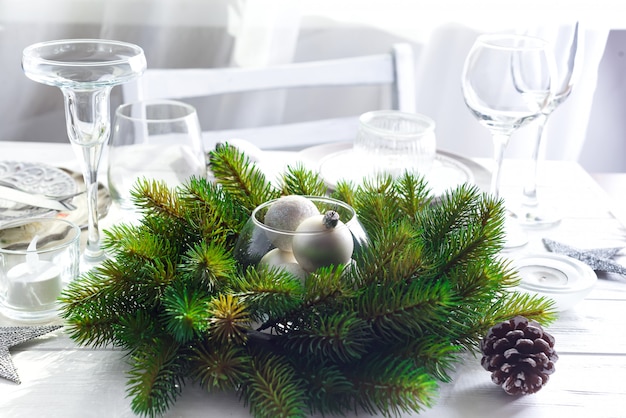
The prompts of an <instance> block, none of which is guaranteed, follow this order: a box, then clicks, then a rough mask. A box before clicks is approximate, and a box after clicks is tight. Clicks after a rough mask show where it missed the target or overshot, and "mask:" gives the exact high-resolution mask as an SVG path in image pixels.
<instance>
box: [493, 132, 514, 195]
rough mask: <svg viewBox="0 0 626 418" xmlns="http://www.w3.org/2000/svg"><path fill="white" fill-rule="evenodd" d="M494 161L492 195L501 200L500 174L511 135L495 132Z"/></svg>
mask: <svg viewBox="0 0 626 418" xmlns="http://www.w3.org/2000/svg"><path fill="white" fill-rule="evenodd" d="M492 135H493V160H494V162H495V166H494V168H493V172H492V173H491V187H490V193H491V194H492V195H493V196H494V197H495V198H496V199H498V198H500V174H501V171H502V160H503V159H504V151H505V150H506V146H507V144H508V143H509V138H510V137H511V134H510V133H504V132H494V133H493V134H492Z"/></svg>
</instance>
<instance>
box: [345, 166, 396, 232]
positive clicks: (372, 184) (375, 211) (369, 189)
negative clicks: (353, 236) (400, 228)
mask: <svg viewBox="0 0 626 418" xmlns="http://www.w3.org/2000/svg"><path fill="white" fill-rule="evenodd" d="M354 209H355V210H356V212H357V213H358V215H359V220H360V221H361V223H362V224H363V227H365V230H366V231H368V232H370V233H371V232H373V231H379V230H382V229H387V228H389V227H390V226H392V225H394V224H395V222H396V221H397V220H398V218H399V216H400V214H401V209H400V203H399V199H398V195H397V192H396V189H395V187H394V182H393V179H392V177H391V176H379V177H377V178H375V179H373V180H372V179H368V180H366V181H364V183H363V186H362V187H359V189H358V192H357V194H356V196H355V201H354Z"/></svg>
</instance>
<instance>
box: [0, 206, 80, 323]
mask: <svg viewBox="0 0 626 418" xmlns="http://www.w3.org/2000/svg"><path fill="white" fill-rule="evenodd" d="M79 260H80V228H78V226H76V225H75V224H73V223H71V222H69V221H67V220H64V219H56V218H31V219H25V220H19V221H13V222H10V223H7V224H4V225H3V226H2V227H0V311H1V312H2V314H4V315H5V316H6V317H8V318H11V319H14V320H18V321H37V322H39V321H45V320H49V319H53V318H55V317H56V315H57V308H58V303H57V299H58V297H59V295H60V294H61V291H62V290H63V288H64V287H65V286H66V285H67V284H68V283H69V282H70V281H72V280H74V279H75V278H76V277H77V276H78V274H79Z"/></svg>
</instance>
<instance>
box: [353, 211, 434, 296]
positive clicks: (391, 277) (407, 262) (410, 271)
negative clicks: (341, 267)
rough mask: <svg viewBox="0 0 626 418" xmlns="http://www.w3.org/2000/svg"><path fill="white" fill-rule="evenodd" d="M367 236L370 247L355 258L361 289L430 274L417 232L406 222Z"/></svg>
mask: <svg viewBox="0 0 626 418" xmlns="http://www.w3.org/2000/svg"><path fill="white" fill-rule="evenodd" d="M370 236H371V237H372V240H371V245H370V246H369V247H368V248H365V249H364V251H362V252H361V253H360V254H356V255H355V260H356V261H357V264H358V266H359V268H358V273H359V275H358V280H359V285H360V286H364V285H368V284H372V283H387V282H399V281H406V280H411V279H413V278H417V277H422V279H425V278H426V277H429V276H431V275H432V274H433V273H432V272H431V269H432V266H431V265H430V262H429V259H428V258H426V257H425V256H424V254H423V251H422V248H423V245H422V242H421V240H420V239H419V233H418V231H417V230H416V229H415V226H414V225H412V224H410V223H409V222H408V221H400V222H398V223H397V224H396V225H395V226H394V228H386V229H382V230H377V231H373V232H372V233H371V234H370Z"/></svg>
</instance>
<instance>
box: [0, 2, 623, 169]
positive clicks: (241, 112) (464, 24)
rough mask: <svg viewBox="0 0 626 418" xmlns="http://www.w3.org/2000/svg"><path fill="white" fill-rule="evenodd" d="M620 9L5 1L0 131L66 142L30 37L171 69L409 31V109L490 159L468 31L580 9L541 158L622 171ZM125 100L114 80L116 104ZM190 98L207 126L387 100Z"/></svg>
mask: <svg viewBox="0 0 626 418" xmlns="http://www.w3.org/2000/svg"><path fill="white" fill-rule="evenodd" d="M470 3H471V4H470ZM503 3H504V4H505V5H503ZM621 9H622V7H620V5H619V2H618V1H604V2H597V1H596V2H594V3H592V2H587V1H574V0H572V1H552V2H551V1H535V0H530V1H524V2H502V1H496V0H481V1H475V2H464V1H462V0H439V1H437V0H429V1H424V0H340V1H332V0H54V1H50V0H0V63H1V66H2V67H1V68H2V77H3V83H2V84H1V86H2V87H0V140H5V141H7V140H18V141H56V142H63V141H66V140H67V139H66V133H65V120H64V112H63V103H62V97H61V93H60V92H59V91H58V89H56V88H54V87H48V86H43V85H40V84H38V83H35V82H33V81H30V80H28V79H27V78H26V77H25V76H24V75H23V73H22V71H21V68H20V61H21V53H22V50H23V48H24V47H26V46H27V45H29V44H32V43H34V42H39V41H44V40H51V39H62V38H79V37H80V38H90V37H91V38H109V39H118V40H123V41H128V42H133V43H136V44H138V45H140V46H142V47H143V48H144V50H145V52H146V56H147V60H148V66H149V67H152V68H158V67H160V68H168V67H220V66H264V65H272V64H281V63H287V62H292V61H308V60H315V59H327V58H340V57H346V56H354V55H362V54H370V53H379V52H384V51H387V50H389V48H390V46H391V45H392V44H393V43H395V42H402V41H406V42H410V43H411V44H412V45H413V47H414V49H415V57H416V68H417V74H416V77H417V86H416V91H415V100H416V105H417V109H418V111H419V112H421V113H424V114H426V115H428V116H430V117H432V118H433V119H435V121H436V123H437V131H436V132H437V140H438V144H439V148H440V149H443V150H447V151H451V152H455V153H457V154H461V155H465V156H473V157H490V156H491V153H492V144H491V139H490V136H489V133H488V131H487V130H486V129H485V128H483V127H482V126H480V125H479V124H478V122H477V121H476V120H475V119H474V117H473V116H472V115H471V114H470V113H469V111H468V110H467V109H466V107H465V105H464V103H463V98H462V95H461V89H460V73H461V67H462V65H463V61H464V59H465V55H466V54H467V51H468V50H469V48H470V46H471V44H472V42H473V40H474V38H475V37H476V36H477V35H478V34H480V33H483V32H494V31H503V30H507V31H509V30H517V31H519V30H523V29H524V27H527V26H530V25H537V24H539V25H553V24H555V23H557V22H561V21H565V20H568V19H569V20H571V19H578V20H580V22H581V25H582V28H583V30H584V51H583V54H584V59H583V60H582V64H583V65H582V67H581V75H580V77H579V79H578V80H577V82H576V84H575V86H574V90H573V93H572V95H571V97H570V98H569V99H568V100H567V101H566V102H565V103H564V104H563V105H562V106H561V107H559V108H558V109H557V110H556V111H555V112H554V114H553V115H552V117H551V119H550V122H549V125H548V128H547V130H548V139H547V141H546V143H545V149H544V156H545V157H546V158H550V159H568V160H575V161H579V162H580V163H581V164H582V165H583V166H584V167H585V168H587V169H588V170H589V171H592V172H608V171H626V158H625V157H626V122H624V119H625V118H624V115H623V114H624V109H626V106H624V101H625V100H626V94H625V90H626V83H625V82H624V80H625V75H626V71H624V70H625V68H624V66H625V62H624V60H625V59H626V58H625V57H624V50H625V48H626V17H624V16H625V15H624V14H623V13H622V12H621ZM122 100H123V99H122V98H121V92H120V89H119V88H116V89H115V90H114V94H113V99H112V106H117V105H119V104H120V103H121V102H122ZM192 104H194V105H195V106H196V107H197V108H198V111H199V114H200V116H201V119H202V125H203V128H204V129H206V130H208V129H220V128H222V129H223V128H227V127H231V126H232V125H233V124H235V125H237V126H238V127H247V126H254V125H255V124H262V123H267V122H272V123H281V122H289V121H294V120H302V119H314V118H317V117H330V116H342V115H343V114H346V115H349V114H352V113H358V112H365V111H368V110H373V109H379V108H382V107H385V100H384V95H383V94H381V92H380V91H379V90H376V89H372V88H364V89H362V90H358V91H356V90H352V91H350V92H341V93H340V94H338V95H337V94H336V93H335V94H332V93H331V92H330V91H328V92H325V91H322V92H317V91H316V92H313V91H299V92H295V93H290V94H288V95H284V94H280V93H276V92H274V93H273V94H269V95H264V96H262V95H261V94H260V93H259V94H253V95H245V96H239V97H224V98H219V99H211V100H201V101H197V102H195V103H194V102H192ZM534 132H535V127H534V126H532V125H531V126H528V127H526V128H523V129H522V130H520V131H519V132H517V133H515V134H514V135H513V137H512V139H511V142H510V144H509V148H508V149H507V153H506V156H507V157H522V158H526V157H529V156H530V150H531V145H532V142H533V141H532V138H533V137H534ZM286 145H288V144H286ZM0 158H2V156H1V155H0Z"/></svg>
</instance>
